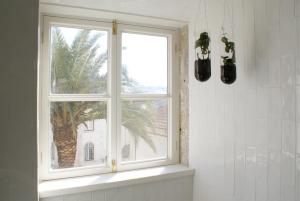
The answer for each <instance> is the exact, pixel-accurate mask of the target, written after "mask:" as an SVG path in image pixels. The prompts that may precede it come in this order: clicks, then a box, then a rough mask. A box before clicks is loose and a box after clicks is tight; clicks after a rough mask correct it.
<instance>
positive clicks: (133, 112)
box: [50, 27, 155, 168]
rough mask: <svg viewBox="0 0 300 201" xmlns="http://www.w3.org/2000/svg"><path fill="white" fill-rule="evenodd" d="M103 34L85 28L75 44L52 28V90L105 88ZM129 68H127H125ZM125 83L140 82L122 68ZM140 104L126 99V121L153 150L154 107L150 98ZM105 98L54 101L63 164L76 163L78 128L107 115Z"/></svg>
mask: <svg viewBox="0 0 300 201" xmlns="http://www.w3.org/2000/svg"><path fill="white" fill-rule="evenodd" d="M102 36H103V35H102V34H101V33H95V32H92V31H90V30H81V31H79V32H78V33H77V34H76V37H75V39H74V41H73V42H72V44H68V43H67V42H66V39H65V38H64V36H63V34H62V32H61V30H60V28H58V27H54V28H53V29H52V63H51V90H52V93H55V94H94V93H102V92H105V90H106V88H107V84H106V74H103V73H102V74H101V73H99V72H100V71H101V69H102V68H103V64H104V63H105V62H106V61H107V53H101V54H100V53H99V52H100V51H99V50H100V46H99V43H98V42H97V41H98V39H99V38H100V37H102ZM123 69H125V68H123ZM122 75H123V76H122V83H126V85H127V86H128V87H133V86H135V85H137V83H136V82H135V81H134V80H132V79H130V78H129V77H128V75H127V72H126V71H125V70H123V72H122ZM144 104H146V105H147V107H145V105H144V106H142V105H141V104H136V103H134V102H132V101H124V102H123V103H122V125H123V126H124V127H126V128H127V129H128V130H129V131H130V133H131V134H132V135H134V136H135V137H136V139H142V140H144V141H145V142H146V143H147V144H148V145H149V146H150V147H151V148H152V150H153V151H155V145H154V143H153V141H152V139H151V137H149V136H148V135H147V131H149V129H151V128H153V125H154V113H153V107H152V105H151V104H150V103H149V102H148V103H147V102H146V103H144ZM106 108H107V107H106V103H105V102H89V101H71V102H52V103H51V118H50V121H51V125H52V132H53V141H54V143H55V145H56V147H57V153H58V165H59V168H68V167H73V166H74V161H75V156H76V151H77V150H76V147H77V129H78V127H79V125H86V122H87V121H91V120H95V119H106V116H107V115H106V114H107V109H106Z"/></svg>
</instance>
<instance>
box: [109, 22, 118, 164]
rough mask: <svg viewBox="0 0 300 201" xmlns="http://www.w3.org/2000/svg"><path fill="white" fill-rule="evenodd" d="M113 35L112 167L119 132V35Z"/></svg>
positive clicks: (111, 82) (111, 75)
mask: <svg viewBox="0 0 300 201" xmlns="http://www.w3.org/2000/svg"><path fill="white" fill-rule="evenodd" d="M110 37H111V74H110V84H111V89H110V90H111V124H110V126H111V137H110V143H109V147H110V158H109V161H108V164H109V166H110V167H111V168H112V162H113V161H114V160H117V139H118V137H117V133H118V123H117V122H118V121H117V119H118V118H117V117H118V107H117V105H118V90H117V88H118V87H117V86H118V81H117V79H118V78H117V77H118V76H117V74H118V51H117V49H118V44H117V42H118V39H117V35H115V34H113V27H112V32H111V34H110Z"/></svg>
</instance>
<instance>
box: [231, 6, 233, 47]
mask: <svg viewBox="0 0 300 201" xmlns="http://www.w3.org/2000/svg"><path fill="white" fill-rule="evenodd" d="M233 15H234V8H233V0H231V30H232V40H233V41H234V16H233Z"/></svg>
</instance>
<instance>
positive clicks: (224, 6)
mask: <svg viewBox="0 0 300 201" xmlns="http://www.w3.org/2000/svg"><path fill="white" fill-rule="evenodd" d="M223 8H224V10H223V22H222V27H221V29H222V35H223V36H224V35H225V21H226V0H224V4H223Z"/></svg>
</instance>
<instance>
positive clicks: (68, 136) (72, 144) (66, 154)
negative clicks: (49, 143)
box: [53, 124, 77, 168]
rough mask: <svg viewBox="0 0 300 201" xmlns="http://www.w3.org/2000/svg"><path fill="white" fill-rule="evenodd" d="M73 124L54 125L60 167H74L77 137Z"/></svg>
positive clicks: (54, 138)
mask: <svg viewBox="0 0 300 201" xmlns="http://www.w3.org/2000/svg"><path fill="white" fill-rule="evenodd" d="M74 136H77V135H74V134H73V130H72V126H71V124H66V125H65V124H62V125H55V126H54V125H53V141H54V143H55V145H56V147H57V155H58V166H59V168H71V167H74V162H75V157H76V146H77V139H76V138H75V137H74Z"/></svg>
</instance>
